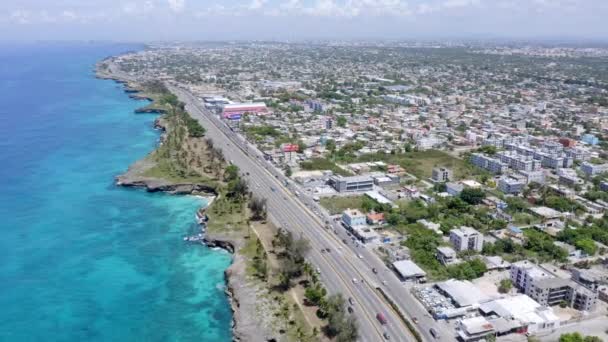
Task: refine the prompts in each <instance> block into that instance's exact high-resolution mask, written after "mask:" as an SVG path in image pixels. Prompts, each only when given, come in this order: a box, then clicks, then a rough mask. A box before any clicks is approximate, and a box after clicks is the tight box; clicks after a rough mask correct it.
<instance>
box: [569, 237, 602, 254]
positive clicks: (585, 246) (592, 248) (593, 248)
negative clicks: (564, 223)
mask: <svg viewBox="0 0 608 342" xmlns="http://www.w3.org/2000/svg"><path fill="white" fill-rule="evenodd" d="M574 246H575V247H576V248H578V249H580V250H582V251H583V252H585V253H586V254H587V255H589V256H592V255H595V252H597V245H596V244H595V241H593V240H592V239H590V238H582V239H579V240H576V241H575V242H574Z"/></svg>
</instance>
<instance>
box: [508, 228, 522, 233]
mask: <svg viewBox="0 0 608 342" xmlns="http://www.w3.org/2000/svg"><path fill="white" fill-rule="evenodd" d="M509 230H510V231H512V232H513V233H516V234H519V233H521V232H522V230H521V229H520V228H519V227H515V226H509Z"/></svg>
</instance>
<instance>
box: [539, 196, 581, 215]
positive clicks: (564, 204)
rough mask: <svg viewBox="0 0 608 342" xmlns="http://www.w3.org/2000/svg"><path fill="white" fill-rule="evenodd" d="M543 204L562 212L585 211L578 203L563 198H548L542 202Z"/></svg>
mask: <svg viewBox="0 0 608 342" xmlns="http://www.w3.org/2000/svg"><path fill="white" fill-rule="evenodd" d="M542 204H543V205H545V206H547V207H549V208H553V209H555V210H558V211H561V212H577V213H580V212H582V211H583V210H584V208H583V206H582V205H580V204H579V203H577V202H576V201H574V200H571V199H569V198H566V197H561V196H552V195H549V196H546V197H545V198H544V199H543V200H542Z"/></svg>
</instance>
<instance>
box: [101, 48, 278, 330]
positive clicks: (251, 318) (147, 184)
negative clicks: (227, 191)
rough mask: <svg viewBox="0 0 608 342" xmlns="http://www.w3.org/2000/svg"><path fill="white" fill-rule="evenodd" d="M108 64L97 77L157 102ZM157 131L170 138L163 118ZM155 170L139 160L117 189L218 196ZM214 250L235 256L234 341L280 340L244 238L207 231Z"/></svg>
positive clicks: (229, 285)
mask: <svg viewBox="0 0 608 342" xmlns="http://www.w3.org/2000/svg"><path fill="white" fill-rule="evenodd" d="M105 63H106V61H105V60H104V61H101V62H99V63H98V64H97V66H96V69H95V74H96V77H97V78H100V79H109V80H113V81H115V82H117V83H119V84H122V85H124V91H125V92H126V93H127V94H128V96H129V97H130V98H133V99H140V100H141V99H143V100H149V101H154V100H153V99H152V98H150V97H149V96H146V95H145V94H142V91H143V89H142V88H141V86H140V85H139V84H138V83H136V82H133V81H130V80H126V79H124V78H121V77H120V76H118V75H116V74H114V73H112V72H111V68H107V67H106V68H102V65H105ZM135 112H136V113H154V114H164V113H165V111H164V110H162V109H157V108H154V107H148V106H146V107H143V108H140V109H137V110H136V111H135ZM155 128H157V129H161V130H162V131H163V134H162V135H161V138H160V143H161V144H162V143H163V141H164V138H165V136H166V129H167V127H166V126H165V124H164V122H163V120H162V117H159V118H158V119H157V120H156V121H155ZM152 167H154V163H152V162H150V161H149V160H147V158H143V159H141V160H139V161H136V162H135V163H133V164H132V165H131V166H129V168H128V170H127V171H126V172H125V173H124V174H121V175H118V176H116V177H115V184H116V185H117V186H124V187H130V188H140V189H145V190H146V191H148V192H166V193H169V194H174V195H202V196H206V197H209V196H218V194H217V192H216V189H215V188H214V187H211V186H208V185H204V184H197V183H176V182H171V181H167V180H164V179H159V178H154V177H146V176H143V174H144V173H145V171H146V170H148V169H150V168H152ZM205 209H206V208H201V209H200V210H199V212H198V215H199V217H200V215H201V213H202V214H203V215H204V211H205ZM200 243H203V244H204V245H206V246H208V247H210V248H221V249H223V250H226V251H228V252H229V253H231V254H232V256H233V257H232V263H231V265H230V266H229V267H228V268H227V269H226V270H225V271H224V278H225V282H226V290H225V293H226V296H227V297H228V299H229V302H230V306H231V309H232V313H233V315H232V317H233V318H232V336H233V337H232V340H233V341H238V342H245V341H256V342H257V341H269V342H274V341H279V339H276V338H273V337H272V332H270V328H269V327H265V326H262V325H261V324H260V322H259V320H258V319H257V315H258V313H257V310H258V308H257V299H256V298H257V289H256V288H254V287H252V286H251V285H249V284H248V281H247V272H246V268H247V259H246V257H245V256H244V255H242V254H240V253H238V250H239V249H240V248H241V247H242V246H243V245H244V240H243V238H242V237H233V236H228V235H223V234H221V233H214V232H208V231H207V232H205V234H204V237H203V239H202V240H201V241H200Z"/></svg>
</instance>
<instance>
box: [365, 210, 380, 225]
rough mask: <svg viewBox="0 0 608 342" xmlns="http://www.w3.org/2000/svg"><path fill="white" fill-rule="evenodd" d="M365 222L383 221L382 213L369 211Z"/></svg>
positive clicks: (376, 223)
mask: <svg viewBox="0 0 608 342" xmlns="http://www.w3.org/2000/svg"><path fill="white" fill-rule="evenodd" d="M366 221H367V224H369V225H380V224H383V223H384V213H375V212H371V213H369V214H367V217H366Z"/></svg>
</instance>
